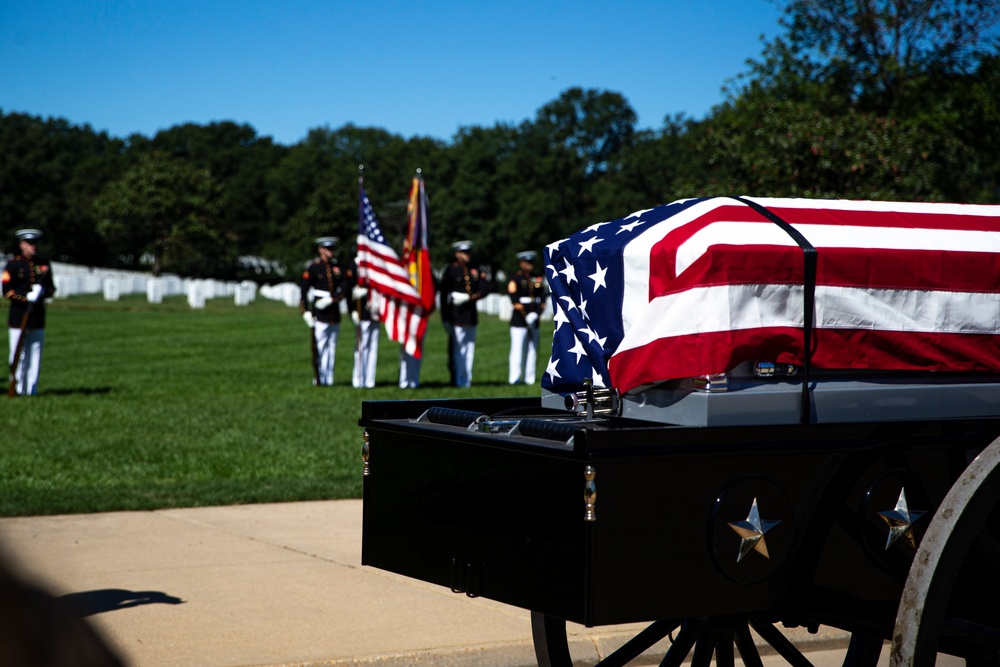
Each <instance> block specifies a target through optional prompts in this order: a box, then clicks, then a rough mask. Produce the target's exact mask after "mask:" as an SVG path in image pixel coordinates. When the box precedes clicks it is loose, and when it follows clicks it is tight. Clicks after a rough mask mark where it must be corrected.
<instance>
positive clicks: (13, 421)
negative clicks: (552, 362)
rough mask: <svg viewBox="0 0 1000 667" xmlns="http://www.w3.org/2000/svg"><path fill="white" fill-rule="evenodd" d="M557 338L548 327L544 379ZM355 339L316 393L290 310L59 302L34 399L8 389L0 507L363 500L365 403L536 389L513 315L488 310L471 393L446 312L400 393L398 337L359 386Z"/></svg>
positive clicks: (52, 312) (341, 349)
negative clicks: (506, 317) (449, 337)
mask: <svg viewBox="0 0 1000 667" xmlns="http://www.w3.org/2000/svg"><path fill="white" fill-rule="evenodd" d="M4 316H5V315H4ZM551 331H552V329H551V322H547V323H543V330H542V349H541V350H540V353H539V357H540V358H539V361H538V364H539V375H538V377H539V378H541V372H542V370H543V369H544V367H545V362H546V361H547V359H548V354H549V350H550V341H551ZM3 345H4V349H6V341H4V343H3ZM353 346H354V328H353V325H352V324H351V322H350V320H345V322H344V323H343V324H342V325H341V332H340V341H339V343H338V346H337V363H336V376H335V386H333V387H313V386H312V384H311V382H312V371H311V367H310V361H309V359H310V354H309V330H308V329H307V328H306V326H305V324H304V323H303V322H302V319H301V318H300V317H299V315H298V312H297V310H296V309H295V308H289V307H288V306H285V305H284V304H282V303H279V302H274V301H269V300H266V299H257V300H256V301H255V302H254V303H252V304H251V305H249V306H242V307H238V306H236V305H234V304H233V302H232V301H231V300H229V299H216V300H211V301H209V302H208V303H207V306H206V307H205V308H204V309H203V310H193V309H191V308H189V307H188V305H187V302H186V300H185V299H184V298H183V297H176V298H170V299H166V300H165V301H164V302H163V303H162V304H159V305H152V304H148V303H147V302H146V299H145V296H140V295H135V296H128V297H124V298H122V299H121V300H120V301H118V302H105V301H104V300H103V299H102V298H101V297H100V296H75V297H72V298H70V299H64V300H56V301H55V302H53V303H52V304H51V305H50V309H49V318H48V327H47V329H46V339H45V353H44V358H43V362H42V374H41V379H40V382H39V386H40V393H39V395H38V396H37V397H32V398H14V399H6V398H0V400H5V401H7V405H6V409H5V410H4V411H3V414H4V417H3V422H4V423H3V441H2V445H0V515H3V516H19V515H34V514H60V513H78V512H100V511H111V510H134V509H155V508H162V507H190V506H202V505H225V504H236V503H254V502H278V501H291V500H315V499H329V498H351V497H360V495H361V429H360V427H358V418H359V417H360V414H361V401H363V400H383V399H388V400H395V399H413V398H441V397H449V398H456V397H466V396H467V397H473V396H474V397H493V396H537V395H538V394H539V391H540V390H539V387H538V386H537V385H536V386H534V387H525V386H518V387H511V386H509V385H507V353H508V349H509V338H508V333H507V324H506V323H505V322H500V321H499V320H498V319H497V318H496V317H491V316H483V317H481V318H480V326H479V333H478V337H477V341H476V363H475V372H474V378H473V387H472V388H471V389H453V388H450V387H448V386H447V385H448V369H447V360H446V355H445V348H446V338H445V334H444V330H443V327H442V326H441V322H440V319H438V318H437V316H436V315H435V316H434V317H433V318H432V320H431V323H430V326H429V328H428V335H427V340H426V342H425V348H424V349H425V354H424V363H423V369H422V372H421V384H422V386H421V388H419V389H416V390H408V391H404V390H400V389H398V388H397V387H396V379H397V373H398V361H399V344H398V343H395V342H393V341H391V340H389V339H388V336H386V334H385V332H384V331H383V332H382V334H381V338H380V348H379V359H378V378H377V381H378V386H377V387H375V388H374V389H354V388H353V387H351V386H350V379H351V370H352V366H353Z"/></svg>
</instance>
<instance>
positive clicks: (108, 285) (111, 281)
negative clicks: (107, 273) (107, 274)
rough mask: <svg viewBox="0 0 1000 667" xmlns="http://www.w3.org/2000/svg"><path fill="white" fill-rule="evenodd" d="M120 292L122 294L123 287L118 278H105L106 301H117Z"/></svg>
mask: <svg viewBox="0 0 1000 667" xmlns="http://www.w3.org/2000/svg"><path fill="white" fill-rule="evenodd" d="M120 294H121V287H120V286H119V284H118V279H117V278H105V279H104V300H105V301H117V300H118V297H119V295H120Z"/></svg>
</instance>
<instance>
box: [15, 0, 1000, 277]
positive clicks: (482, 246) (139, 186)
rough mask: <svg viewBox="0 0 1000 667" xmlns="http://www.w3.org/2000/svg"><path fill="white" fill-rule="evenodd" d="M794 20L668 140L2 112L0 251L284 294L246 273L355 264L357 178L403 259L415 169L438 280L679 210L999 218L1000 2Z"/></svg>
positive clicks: (794, 9)
mask: <svg viewBox="0 0 1000 667" xmlns="http://www.w3.org/2000/svg"><path fill="white" fill-rule="evenodd" d="M779 4H780V6H781V8H782V17H781V20H780V27H781V28H782V31H781V33H780V35H779V36H778V37H776V38H774V39H773V40H771V41H768V42H764V43H763V44H762V50H761V55H760V57H759V58H758V59H754V60H751V61H748V68H747V71H746V72H745V73H744V74H742V75H740V76H739V77H737V78H735V79H734V80H732V81H730V82H729V83H728V84H727V86H726V88H725V93H726V94H725V98H724V102H723V103H722V104H720V105H719V106H717V107H716V108H714V109H713V110H712V111H711V112H710V113H709V114H707V115H706V116H705V118H703V119H700V120H694V119H689V118H685V117H683V116H677V115H665V116H664V119H663V123H662V126H661V127H660V128H657V129H653V130H643V131H639V130H638V129H637V128H636V122H637V117H636V113H635V111H634V110H633V109H632V107H631V106H630V104H629V102H628V100H627V99H626V98H625V97H624V96H623V95H622V94H620V93H617V92H611V91H604V90H593V89H582V88H570V89H568V90H566V91H564V92H563V93H562V94H561V95H559V97H557V98H556V99H554V100H552V101H550V102H548V103H546V104H544V105H543V106H542V107H541V108H540V109H539V110H538V112H537V114H536V116H535V117H534V118H533V119H531V120H527V121H524V122H523V123H521V124H520V125H516V126H515V125H510V124H503V123H501V124H496V125H494V126H492V127H478V126H469V127H463V128H461V129H460V130H459V131H458V132H457V133H456V134H455V136H454V137H452V139H451V140H450V141H447V142H445V141H439V140H436V139H431V138H427V137H411V138H404V137H401V136H399V135H396V134H392V133H391V132H388V131H387V130H384V129H380V128H366V127H359V126H356V125H353V124H348V125H344V126H343V127H340V128H336V129H331V128H329V127H320V128H315V129H313V130H311V131H310V132H309V133H308V135H307V136H306V138H305V139H303V140H302V141H300V142H299V143H297V144H295V145H293V146H283V145H279V144H276V143H274V141H273V140H272V139H271V138H270V137H262V136H259V135H258V134H257V132H256V130H254V128H253V127H251V126H249V125H246V124H238V123H234V122H228V121H227V122H218V123H210V124H208V125H196V124H191V123H187V124H182V125H177V126H174V127H171V128H169V129H166V130H162V131H160V132H158V133H157V134H156V135H155V136H153V137H144V136H141V135H133V136H130V137H126V138H123V139H122V138H113V137H109V136H108V135H107V134H106V133H103V132H101V133H98V132H95V131H94V130H92V129H91V128H90V127H89V126H87V125H84V126H74V125H72V124H70V123H69V122H68V121H66V120H64V119H56V118H50V119H42V118H38V117H33V116H29V115H25V114H19V113H8V114H4V113H3V111H2V110H0V246H6V248H7V249H8V250H9V249H10V247H11V246H12V245H13V238H12V236H13V231H14V230H16V229H18V228H21V227H39V228H42V229H43V230H45V231H46V242H47V245H48V249H51V251H52V252H51V253H50V254H52V255H53V256H54V258H56V259H63V260H67V261H74V262H79V263H86V264H100V265H108V266H115V265H120V266H125V265H127V266H143V267H144V268H150V269H153V270H156V271H159V270H164V271H176V272H182V273H186V274H190V275H206V276H207V275H212V276H219V277H228V278H243V277H251V278H256V279H259V280H277V279H280V278H281V277H282V276H280V275H272V274H256V273H252V272H250V273H248V272H249V271H251V270H250V269H246V268H243V267H244V266H246V265H247V263H245V262H241V261H240V258H241V257H248V256H250V257H262V258H266V259H268V260H274V261H277V262H279V263H281V264H283V265H284V266H286V267H288V272H287V274H286V275H288V276H294V275H296V274H297V273H298V268H299V267H300V266H301V265H302V264H303V263H304V262H306V261H308V260H309V258H310V257H311V255H312V253H313V248H312V240H313V238H315V237H316V236H323V235H335V236H339V237H340V238H341V239H342V240H343V243H342V245H341V258H342V259H343V260H345V261H349V260H350V259H352V255H353V248H354V236H355V234H356V233H357V232H356V230H357V203H358V189H357V182H358V178H359V176H360V175H361V174H362V173H363V175H364V185H365V189H366V191H367V192H368V194H369V196H370V197H371V200H372V202H373V205H374V207H375V211H376V213H377V215H378V216H379V218H380V220H381V222H382V226H383V229H384V231H385V233H386V235H387V237H388V238H389V240H390V242H392V243H393V244H395V245H396V246H397V247H400V246H401V241H402V238H403V235H404V233H405V225H406V203H407V195H408V190H409V185H410V180H411V178H412V177H413V175H414V173H415V170H416V169H418V168H419V169H421V170H422V174H423V176H424V178H425V181H426V184H427V193H428V196H429V200H430V236H431V244H432V248H431V253H432V258H434V260H435V262H436V263H437V264H439V265H440V264H443V263H445V262H446V261H448V259H449V258H450V255H451V253H450V249H449V248H450V244H451V243H452V242H453V241H455V240H458V239H464V238H469V239H472V240H473V241H474V242H475V243H476V250H477V256H478V257H477V259H478V260H479V261H480V262H483V263H485V264H489V265H492V266H494V267H496V268H505V269H507V270H510V269H513V268H514V265H515V261H514V254H515V253H516V252H518V251H520V250H526V249H539V248H541V247H542V246H543V245H545V244H547V243H550V242H552V241H554V240H557V239H559V238H562V237H564V236H566V235H568V234H570V233H571V232H573V231H575V230H578V229H580V228H582V227H584V226H587V225H590V224H592V223H593V222H597V221H603V220H610V219H613V218H616V217H621V216H623V215H627V214H628V213H630V212H632V211H634V210H638V209H643V208H649V207H651V206H654V205H656V204H660V203H665V202H669V201H673V200H675V199H679V198H682V197H697V196H705V195H714V194H753V195H761V196H791V197H838V198H839V197H843V198H851V199H886V200H909V201H956V202H970V203H1000V44H998V40H997V34H998V33H997V28H998V23H1000V4H998V3H996V1H995V0H830V1H829V2H815V1H814V0H784V1H779ZM720 83H721V82H720ZM359 165H364V169H363V172H359V168H358V167H359ZM147 260H149V261H148V263H147Z"/></svg>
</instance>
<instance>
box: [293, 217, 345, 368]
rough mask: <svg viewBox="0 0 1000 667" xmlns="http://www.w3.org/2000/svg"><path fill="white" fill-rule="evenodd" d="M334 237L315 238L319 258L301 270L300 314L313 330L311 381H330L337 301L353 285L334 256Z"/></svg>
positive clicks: (335, 344) (337, 326) (337, 329)
mask: <svg viewBox="0 0 1000 667" xmlns="http://www.w3.org/2000/svg"><path fill="white" fill-rule="evenodd" d="M336 246H337V238H336V237H333V236H323V237H321V238H318V239H316V252H317V253H319V259H316V260H314V261H313V263H312V264H310V265H309V266H308V267H306V270H305V271H304V272H303V273H302V281H301V283H300V287H301V290H302V295H301V297H300V299H299V313H300V314H301V315H302V319H303V320H305V323H306V325H307V326H308V327H309V328H310V329H311V330H312V358H313V384H314V385H317V386H322V387H329V386H330V385H332V384H333V364H334V361H335V353H336V350H337V334H338V332H339V331H340V302H341V301H343V300H344V298H346V296H347V294H348V293H349V292H350V291H351V287H352V286H353V285H354V271H353V270H351V269H350V268H346V269H345V268H342V267H341V266H340V265H339V264H338V263H337V259H336V258H335V257H334V256H333V249H334V248H335V247H336Z"/></svg>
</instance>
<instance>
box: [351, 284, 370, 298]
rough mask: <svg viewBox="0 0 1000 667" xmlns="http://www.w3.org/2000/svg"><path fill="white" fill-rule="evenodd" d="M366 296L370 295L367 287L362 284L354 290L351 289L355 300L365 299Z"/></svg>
mask: <svg viewBox="0 0 1000 667" xmlns="http://www.w3.org/2000/svg"><path fill="white" fill-rule="evenodd" d="M366 296H368V288H367V287H362V286H361V285H358V286H357V287H355V288H354V289H353V290H351V298H353V299H354V300H355V301H357V300H358V299H363V298H365V297H366Z"/></svg>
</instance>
